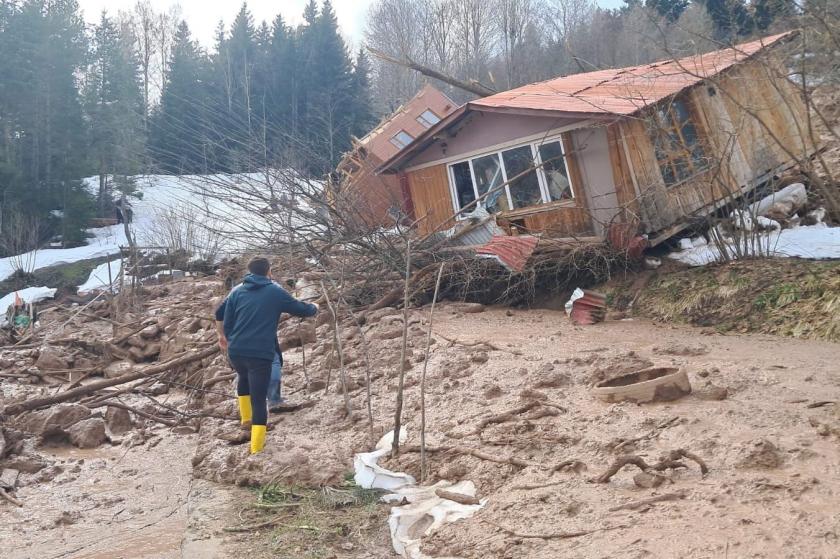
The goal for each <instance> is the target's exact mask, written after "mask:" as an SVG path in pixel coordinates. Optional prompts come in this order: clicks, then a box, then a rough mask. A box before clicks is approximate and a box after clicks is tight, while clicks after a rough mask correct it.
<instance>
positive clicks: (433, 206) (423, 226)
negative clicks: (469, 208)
mask: <svg viewBox="0 0 840 559" xmlns="http://www.w3.org/2000/svg"><path fill="white" fill-rule="evenodd" d="M406 178H407V179H408V191H409V193H410V194H411V201H412V202H413V204H414V215H415V217H416V218H417V219H418V220H420V221H419V223H418V225H417V229H418V231H419V232H420V234H421V235H428V234H429V233H433V232H434V231H442V230H444V229H449V228H450V227H452V226H453V225H454V224H455V222H454V220H451V219H449V218H451V217H452V216H453V215H454V214H455V210H453V205H452V195H451V194H450V192H449V177H448V176H447V171H446V164H442V165H435V166H434V167H426V168H424V169H418V170H416V171H409V172H407V173H406Z"/></svg>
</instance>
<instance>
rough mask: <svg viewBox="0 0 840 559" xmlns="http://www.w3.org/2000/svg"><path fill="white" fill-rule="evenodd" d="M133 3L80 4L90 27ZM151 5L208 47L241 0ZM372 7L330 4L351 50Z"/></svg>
mask: <svg viewBox="0 0 840 559" xmlns="http://www.w3.org/2000/svg"><path fill="white" fill-rule="evenodd" d="M135 3H136V0H79V5H81V7H82V10H84V14H85V19H86V20H87V21H88V22H89V23H94V22H96V21H98V20H99V15H100V13H101V12H102V9H103V8H107V9H108V13H110V14H112V15H116V13H117V12H118V11H120V10H130V9H131V8H132V6H134V4H135ZM151 3H152V5H153V6H154V7H155V9H156V10H158V11H165V10H167V9H168V8H169V7H170V6H171V5H173V4H177V5H179V6H180V7H181V17H182V18H183V19H185V20H186V21H187V25H189V26H190V31H192V34H193V37H195V38H196V39H198V41H199V42H200V43H201V44H203V45H204V46H207V47H209V46H211V45H212V43H213V30H214V29H215V28H216V24H217V23H218V22H219V20H224V21H225V24H227V25H230V23H231V21H233V18H234V17H235V16H236V13H237V12H238V11H239V8H240V7H241V6H242V2H241V0H215V1H214V0H179V1H178V2H173V1H172V0H151ZM306 3H307V0H249V2H248V8H249V9H250V10H251V13H252V14H253V16H254V21H255V22H256V24H258V25H259V23H260V22H261V21H263V20H265V21H267V22H268V23H271V21H272V20H273V19H274V17H275V16H276V15H277V13H278V11H279V12H280V13H282V14H283V18H284V19H285V20H286V22H287V23H291V24H297V23H300V21H301V16H302V14H303V7H304V6H305V5H306ZM372 3H373V0H333V6H334V7H335V11H336V15H337V16H338V24H339V25H340V26H341V31H342V33H343V34H344V37H345V39H347V40H348V41H350V42H351V43H352V46H353V47H354V48H355V47H357V46H358V45H359V43H360V42H361V41H362V39H363V36H364V27H365V16H366V15H367V12H368V8H369V7H370V5H371V4H372ZM623 3H624V0H598V4H599V5H600V6H603V7H605V8H614V7H617V6H620V5H622V4H623Z"/></svg>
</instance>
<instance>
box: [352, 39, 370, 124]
mask: <svg viewBox="0 0 840 559" xmlns="http://www.w3.org/2000/svg"><path fill="white" fill-rule="evenodd" d="M350 98H351V101H352V107H353V112H352V115H351V124H350V133H351V134H352V135H353V136H356V137H357V138H360V137H362V136H364V135H365V134H367V133H368V132H369V131H370V129H371V127H373V126H374V125H376V117H375V116H374V114H373V98H372V96H371V84H370V60H369V59H368V56H367V52H366V51H365V49H364V48H359V52H358V53H357V54H356V64H355V66H354V67H353V76H352V80H351V83H350Z"/></svg>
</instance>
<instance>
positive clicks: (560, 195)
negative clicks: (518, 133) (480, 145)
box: [449, 138, 574, 213]
mask: <svg viewBox="0 0 840 559" xmlns="http://www.w3.org/2000/svg"><path fill="white" fill-rule="evenodd" d="M449 169H450V182H451V187H452V194H453V202H454V204H453V205H454V206H455V211H456V212H460V211H461V209H463V208H464V207H465V206H466V205H467V204H469V203H470V202H473V201H475V200H476V198H479V197H481V196H484V195H485V194H487V193H488V192H490V194H488V195H487V197H486V198H483V199H482V201H481V205H482V206H484V208H486V209H487V211H489V212H491V213H495V212H500V211H507V210H517V209H522V208H528V207H531V206H536V205H539V204H547V203H549V202H563V201H571V200H573V199H574V190H573V186H572V183H571V180H570V177H569V172H568V166H567V162H566V151H565V149H564V147H563V140H562V139H561V138H557V139H552V140H548V141H545V142H541V143H539V144H526V145H524V146H517V147H514V148H510V149H506V150H504V151H496V152H492V153H488V154H484V155H480V156H478V157H473V158H472V159H469V160H467V161H460V162H458V163H454V164H452V165H450V166H449ZM502 185H505V186H502Z"/></svg>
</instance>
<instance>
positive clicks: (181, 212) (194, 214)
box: [0, 171, 319, 281]
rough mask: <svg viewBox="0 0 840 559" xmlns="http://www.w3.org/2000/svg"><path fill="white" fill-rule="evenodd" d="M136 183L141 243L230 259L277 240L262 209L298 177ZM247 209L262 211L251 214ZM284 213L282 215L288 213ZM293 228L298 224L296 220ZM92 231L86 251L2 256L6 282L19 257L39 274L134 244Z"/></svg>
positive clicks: (156, 178)
mask: <svg viewBox="0 0 840 559" xmlns="http://www.w3.org/2000/svg"><path fill="white" fill-rule="evenodd" d="M134 180H135V183H136V185H137V188H138V190H139V191H140V192H141V193H142V198H141V199H139V200H137V199H134V198H130V199H129V202H130V204H131V208H132V211H133V221H132V224H131V226H132V230H133V231H134V234H135V236H136V238H137V242H138V244H140V245H160V246H163V245H165V246H170V244H171V243H170V242H171V241H172V240H173V238H174V239H177V240H180V241H182V242H185V243H188V244H192V245H196V246H198V245H204V246H202V247H201V248H206V249H207V250H208V251H211V249H212V252H215V253H216V255H217V256H224V255H226V254H229V253H231V252H233V251H238V250H241V249H243V248H246V247H264V246H265V245H267V244H269V241H270V240H276V239H277V236H278V233H277V231H275V229H276V225H275V226H273V225H272V224H271V223H270V222H269V221H267V220H266V218H265V217H264V215H263V214H264V213H265V214H268V213H269V212H270V211H271V208H260V207H259V205H260V201H261V200H263V199H265V198H266V196H265V192H266V189H272V190H274V191H276V192H277V195H279V196H282V192H281V186H280V185H281V183H282V182H284V181H288V180H293V177H291V176H290V175H289V172H288V171H272V172H270V173H269V174H268V175H266V174H265V173H251V174H241V175H184V176H169V175H140V176H136V177H134ZM84 182H85V184H86V186H87V188H88V190H90V191H91V192H96V190H97V188H98V178H97V177H90V178H87V179H84ZM301 184H305V183H301ZM305 187H306V188H311V189H315V188H319V185H318V183H314V182H313V183H308V184H307V186H305ZM214 193H216V194H218V193H222V195H221V196H219V195H214ZM226 197H228V198H234V199H237V200H244V201H245V202H244V204H238V203H235V202H229V201H227V200H226V199H224V198H226ZM220 198H222V199H220ZM243 205H244V206H249V207H253V208H255V209H256V210H258V211H248V210H246V209H245V208H243V207H242V206H243ZM301 207H302V208H304V210H305V211H306V210H308V209H309V208H308V206H306V205H305V204H301ZM278 211H279V212H281V213H282V212H284V209H282V208H281V209H280V210H278ZM280 219H283V218H282V217H281V218H280ZM283 221H284V222H285V221H286V220H285V219H283ZM292 224H293V225H295V220H294V219H292ZM173 225H174V227H173ZM190 225H192V228H189V226H190ZM173 229H174V230H173ZM88 233H90V234H91V235H92V238H90V239H89V240H88V244H87V245H85V246H82V247H78V248H70V249H43V250H38V251H35V253H34V255H33V253H27V255H25V256H23V257H9V258H0V281H2V280H4V279H7V278H8V277H9V276H11V275H12V274H13V273H14V271H15V266H14V265H13V263H14V262H15V258H17V259H18V261H20V260H21V258H22V260H23V261H24V262H26V264H27V268H28V269H27V270H26V271H27V272H33V271H35V270H40V269H41V268H46V267H48V266H53V265H56V264H67V263H72V262H78V261H80V260H88V259H92V258H101V257H104V256H111V255H114V254H119V252H120V246H126V245H127V244H128V241H127V240H126V236H125V230H124V227H123V225H122V224H119V225H113V226H109V227H101V228H96V229H89V230H88ZM210 245H212V246H210ZM188 248H194V247H188ZM33 256H34V258H33ZM200 256H204V255H200Z"/></svg>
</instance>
